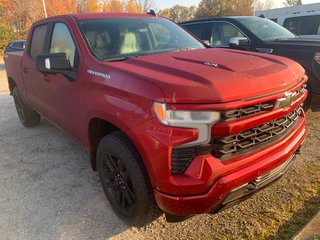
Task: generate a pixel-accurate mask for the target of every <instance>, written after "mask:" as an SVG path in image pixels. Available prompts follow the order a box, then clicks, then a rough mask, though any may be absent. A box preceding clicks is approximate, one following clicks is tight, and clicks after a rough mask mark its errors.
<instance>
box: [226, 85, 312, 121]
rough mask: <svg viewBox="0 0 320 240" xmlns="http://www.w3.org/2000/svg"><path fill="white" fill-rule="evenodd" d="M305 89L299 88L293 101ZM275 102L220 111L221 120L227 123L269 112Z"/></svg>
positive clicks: (303, 87) (304, 86)
mask: <svg viewBox="0 0 320 240" xmlns="http://www.w3.org/2000/svg"><path fill="white" fill-rule="evenodd" d="M305 88H306V85H303V86H302V87H301V88H299V89H298V90H297V91H296V92H295V93H293V94H294V99H293V101H294V100H295V99H296V98H298V97H299V96H300V94H301V93H302V91H303V90H304V89H305ZM275 102H276V100H272V101H268V102H263V103H259V104H255V105H251V106H247V107H242V108H237V109H232V110H228V111H222V113H221V114H222V119H224V120H226V121H229V120H233V119H238V118H242V117H246V116H250V115H254V114H257V113H263V112H267V111H271V110H272V109H273V107H274V104H275Z"/></svg>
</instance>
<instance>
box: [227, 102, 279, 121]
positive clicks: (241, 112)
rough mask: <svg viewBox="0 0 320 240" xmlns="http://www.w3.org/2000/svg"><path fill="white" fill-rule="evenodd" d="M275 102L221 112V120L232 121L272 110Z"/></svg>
mask: <svg viewBox="0 0 320 240" xmlns="http://www.w3.org/2000/svg"><path fill="white" fill-rule="evenodd" d="M274 103H275V100H273V101H268V102H264V103H259V104H255V105H251V106H248V107H243V108H237V109H233V110H228V111H223V112H222V118H223V119H225V120H232V119H236V118H242V117H245V116H249V115H252V114H257V113H261V112H266V111H269V110H272V109H273V106H274Z"/></svg>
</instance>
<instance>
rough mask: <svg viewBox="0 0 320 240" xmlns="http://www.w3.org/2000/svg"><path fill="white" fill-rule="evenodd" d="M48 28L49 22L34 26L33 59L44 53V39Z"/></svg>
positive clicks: (31, 54) (31, 49) (31, 52)
mask: <svg viewBox="0 0 320 240" xmlns="http://www.w3.org/2000/svg"><path fill="white" fill-rule="evenodd" d="M47 29H48V24H43V25H40V26H37V27H34V29H33V33H32V38H31V47H30V52H29V54H30V57H31V58H32V59H33V60H36V57H37V56H38V55H41V54H43V53H44V41H45V38H46V34H47Z"/></svg>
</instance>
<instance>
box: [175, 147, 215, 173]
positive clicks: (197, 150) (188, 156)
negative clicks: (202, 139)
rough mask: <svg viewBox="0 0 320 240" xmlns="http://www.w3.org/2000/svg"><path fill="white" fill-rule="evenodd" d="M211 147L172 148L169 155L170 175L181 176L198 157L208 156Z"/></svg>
mask: <svg viewBox="0 0 320 240" xmlns="http://www.w3.org/2000/svg"><path fill="white" fill-rule="evenodd" d="M210 149H211V145H210V144H206V145H202V146H193V147H184V148H174V149H172V155H171V173H172V174H181V173H183V172H184V171H185V170H186V169H187V168H188V167H189V165H190V163H191V162H192V160H193V159H194V158H195V157H196V156H198V155H204V154H210Z"/></svg>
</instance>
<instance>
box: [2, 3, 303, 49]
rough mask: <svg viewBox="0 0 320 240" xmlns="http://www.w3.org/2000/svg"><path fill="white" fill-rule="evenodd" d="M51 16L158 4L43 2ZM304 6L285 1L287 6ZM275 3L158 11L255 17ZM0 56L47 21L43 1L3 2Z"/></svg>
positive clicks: (176, 16) (175, 15) (176, 15)
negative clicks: (7, 48)
mask: <svg viewBox="0 0 320 240" xmlns="http://www.w3.org/2000/svg"><path fill="white" fill-rule="evenodd" d="M44 2H45V5H46V11H47V15H48V16H55V15H60V14H67V13H85V12H129V13H141V12H144V13H145V12H147V11H149V10H150V9H156V8H157V5H156V1H155V0H44ZM297 4H302V2H301V0H286V1H285V2H284V5H286V6H292V5H297ZM274 5H275V4H274V0H201V1H200V3H199V5H198V6H197V7H196V6H191V7H185V6H181V5H176V6H173V7H172V8H166V9H162V10H159V11H157V12H158V14H159V15H162V16H165V17H167V18H170V19H171V20H173V21H176V22H180V21H187V20H191V19H194V18H204V17H211V16H230V15H252V14H253V12H254V10H263V9H268V8H273V7H274ZM0 12H1V15H0V54H1V53H2V52H3V49H4V48H5V46H6V45H7V44H8V42H10V41H11V40H14V39H25V38H26V34H27V31H28V29H29V28H30V26H31V24H32V23H33V22H35V21H37V20H39V19H42V18H44V17H45V13H44V12H45V11H44V7H43V0H0Z"/></svg>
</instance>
